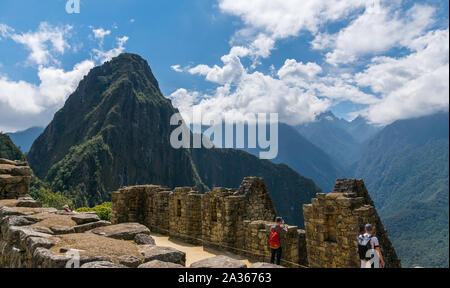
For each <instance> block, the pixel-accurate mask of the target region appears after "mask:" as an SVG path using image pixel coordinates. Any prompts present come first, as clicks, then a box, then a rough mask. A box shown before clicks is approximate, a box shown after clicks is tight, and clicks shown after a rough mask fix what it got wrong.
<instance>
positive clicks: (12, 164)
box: [0, 159, 31, 200]
mask: <svg viewBox="0 0 450 288" xmlns="http://www.w3.org/2000/svg"><path fill="white" fill-rule="evenodd" d="M30 182H31V169H30V167H28V164H27V163H26V162H22V161H11V160H6V159H0V200H2V199H18V198H21V197H25V195H26V194H27V193H28V188H29V186H30Z"/></svg>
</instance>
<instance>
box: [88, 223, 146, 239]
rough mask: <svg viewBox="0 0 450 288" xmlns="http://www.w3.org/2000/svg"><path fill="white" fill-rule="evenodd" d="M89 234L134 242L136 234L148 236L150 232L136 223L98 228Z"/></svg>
mask: <svg viewBox="0 0 450 288" xmlns="http://www.w3.org/2000/svg"><path fill="white" fill-rule="evenodd" d="M90 232H92V233H94V234H97V235H102V236H106V237H110V238H114V239H122V240H134V238H135V237H136V235H137V234H150V230H149V229H148V228H147V227H145V226H144V225H141V224H138V223H122V224H117V225H110V226H105V227H99V228H96V229H93V230H91V231H90Z"/></svg>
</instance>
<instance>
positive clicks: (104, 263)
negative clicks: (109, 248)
mask: <svg viewBox="0 0 450 288" xmlns="http://www.w3.org/2000/svg"><path fill="white" fill-rule="evenodd" d="M80 268H89V269H105V268H115V269H117V268H127V267H126V266H124V265H122V264H115V263H113V262H108V261H98V262H89V263H86V264H83V265H81V267H80Z"/></svg>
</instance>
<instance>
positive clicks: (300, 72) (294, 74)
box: [278, 59, 322, 81]
mask: <svg viewBox="0 0 450 288" xmlns="http://www.w3.org/2000/svg"><path fill="white" fill-rule="evenodd" d="M320 73H322V67H320V66H319V65H317V64H316V63H311V62H309V63H307V64H303V63H302V62H299V63H297V61H295V60H294V59H287V60H286V62H285V63H284V65H283V67H281V69H280V70H279V71H278V76H279V77H280V79H283V80H289V79H291V80H294V81H295V80H297V79H299V78H309V79H311V78H313V77H315V76H316V75H317V74H320Z"/></svg>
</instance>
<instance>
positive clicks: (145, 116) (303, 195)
mask: <svg viewBox="0 0 450 288" xmlns="http://www.w3.org/2000/svg"><path fill="white" fill-rule="evenodd" d="M176 112H177V110H176V109H174V108H173V106H172V104H171V102H170V100H168V99H166V98H165V97H163V95H162V94H161V92H160V89H159V85H158V82H157V81H156V79H155V77H154V76H153V74H152V72H151V70H150V67H149V66H148V64H147V62H146V61H145V60H143V59H142V58H141V57H139V56H138V55H133V54H122V55H120V56H119V57H116V58H114V59H113V60H112V61H110V62H107V63H105V64H104V65H102V66H100V67H96V68H94V69H93V70H91V72H90V73H89V74H88V75H87V76H86V77H85V78H84V79H83V80H82V81H81V82H80V84H79V87H78V88H77V90H76V91H75V92H74V93H73V94H72V95H71V96H70V97H69V98H68V100H67V102H66V104H65V105H64V107H63V108H62V109H61V110H60V111H58V112H57V113H56V114H55V117H54V119H53V121H52V122H51V123H50V124H49V126H48V127H47V128H46V129H45V131H44V132H43V133H42V134H41V135H40V136H39V138H38V139H37V140H36V141H35V142H34V143H33V146H32V148H31V150H30V152H29V154H28V160H29V162H30V165H31V167H32V168H33V170H34V172H35V174H36V175H37V176H38V177H39V178H41V179H44V180H45V181H47V182H48V183H50V186H51V188H52V190H53V191H60V192H62V194H63V195H65V196H68V197H70V198H72V199H73V201H74V204H75V205H76V206H93V205H95V204H99V203H102V202H104V201H108V200H110V196H111V192H112V191H114V190H116V189H118V188H120V187H121V186H128V185H138V184H161V185H166V186H169V187H171V188H172V187H176V186H197V187H199V189H200V190H201V191H204V190H206V189H210V188H212V187H214V186H226V187H238V185H239V183H240V182H241V181H242V178H243V177H245V176H262V177H264V178H265V181H266V183H267V185H268V188H269V190H270V191H271V193H272V198H273V199H274V202H276V203H281V201H279V200H277V199H278V198H279V197H281V199H283V200H284V199H285V200H286V201H287V202H288V203H290V206H289V207H291V206H292V207H294V206H295V207H297V208H296V209H294V210H291V209H287V208H285V206H283V205H281V206H277V208H278V210H279V212H280V214H282V215H283V216H287V218H288V219H289V220H293V221H295V223H296V224H302V223H301V222H300V220H301V215H302V212H301V207H302V204H304V203H308V202H309V201H310V200H311V197H312V196H313V195H315V193H316V192H318V191H320V189H319V188H318V187H317V186H316V185H315V184H314V182H313V181H312V180H310V179H307V178H304V177H301V176H300V175H298V174H297V173H296V172H295V171H293V170H292V169H290V168H288V167H286V166H278V165H275V164H272V163H270V162H268V161H261V160H259V159H257V158H256V157H254V156H252V155H250V154H248V153H245V152H242V151H233V150H226V149H223V150H222V149H214V150H205V149H192V150H187V149H173V148H172V147H171V145H170V142H169V140H170V134H171V132H172V131H173V129H175V128H176V127H175V126H170V121H169V120H170V117H171V116H172V115H173V114H174V113H176ZM277 201H278V202H277ZM297 221H299V222H297Z"/></svg>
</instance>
